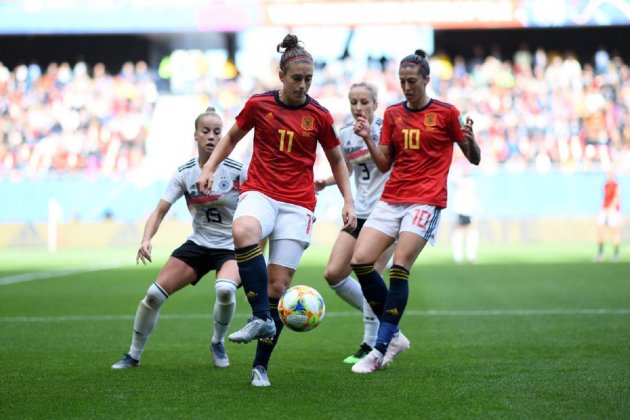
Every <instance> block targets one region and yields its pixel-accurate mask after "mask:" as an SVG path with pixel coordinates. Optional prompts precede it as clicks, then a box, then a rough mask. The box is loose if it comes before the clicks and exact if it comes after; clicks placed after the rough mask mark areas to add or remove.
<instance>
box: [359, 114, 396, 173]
mask: <svg viewBox="0 0 630 420" xmlns="http://www.w3.org/2000/svg"><path fill="white" fill-rule="evenodd" d="M353 130H354V134H356V135H357V136H359V137H361V138H362V139H363V141H364V142H365V145H366V146H367V148H368V151H369V152H370V156H372V160H373V161H374V163H375V164H376V167H377V168H378V170H379V171H381V172H383V173H385V172H387V171H389V170H390V168H391V167H392V163H393V159H392V158H391V155H390V152H389V150H390V149H389V147H388V146H381V147H380V148H379V147H378V146H376V144H375V143H374V141H373V140H372V136H371V133H370V123H369V121H368V120H367V118H366V117H365V115H362V116H360V117H358V118H357V119H356V121H355V122H354V127H353Z"/></svg>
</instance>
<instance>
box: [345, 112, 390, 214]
mask: <svg viewBox="0 0 630 420" xmlns="http://www.w3.org/2000/svg"><path fill="white" fill-rule="evenodd" d="M382 128H383V119H382V118H380V117H377V118H374V121H373V122H372V126H371V127H370V132H371V136H372V140H373V141H374V144H376V146H377V147H378V145H379V142H380V138H381V129H382ZM339 140H340V141H341V150H342V152H343V155H344V158H345V159H346V162H348V163H349V164H350V165H352V173H353V176H354V182H355V185H356V194H355V197H354V205H355V209H356V212H357V217H358V218H360V219H367V218H368V216H369V215H370V213H371V212H372V210H373V209H374V207H375V206H376V203H378V200H379V199H380V198H381V194H382V193H383V188H385V182H386V181H387V178H388V177H389V171H388V172H386V173H382V172H381V171H380V170H379V169H378V167H377V166H376V164H375V163H374V161H373V160H372V157H371V155H370V152H369V150H368V148H367V146H366V145H365V142H364V141H363V139H362V138H361V137H359V136H357V135H356V134H354V131H353V130H352V124H347V125H345V126H344V127H343V128H342V129H341V131H340V133H339Z"/></svg>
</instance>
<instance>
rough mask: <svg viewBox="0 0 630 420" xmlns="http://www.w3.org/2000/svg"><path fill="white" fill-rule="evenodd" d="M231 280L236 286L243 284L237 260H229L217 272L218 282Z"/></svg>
mask: <svg viewBox="0 0 630 420" xmlns="http://www.w3.org/2000/svg"><path fill="white" fill-rule="evenodd" d="M218 279H223V280H231V281H232V282H234V284H235V285H237V286H238V285H240V284H241V277H240V275H239V272H238V264H237V263H236V260H227V261H225V262H224V263H223V265H221V268H220V269H219V270H217V280H218Z"/></svg>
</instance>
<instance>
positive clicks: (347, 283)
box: [330, 276, 364, 310]
mask: <svg viewBox="0 0 630 420" xmlns="http://www.w3.org/2000/svg"><path fill="white" fill-rule="evenodd" d="M330 288H331V289H333V290H334V291H335V293H337V295H338V296H339V297H340V298H341V299H343V300H345V301H346V302H348V303H349V304H350V305H352V306H354V307H355V308H357V309H358V310H362V308H363V300H364V298H363V292H362V291H361V285H360V284H359V282H358V281H356V280H355V279H353V278H352V277H350V276H348V277H346V278H345V279H343V280H341V281H340V282H339V283H337V284H335V285H334V286H330Z"/></svg>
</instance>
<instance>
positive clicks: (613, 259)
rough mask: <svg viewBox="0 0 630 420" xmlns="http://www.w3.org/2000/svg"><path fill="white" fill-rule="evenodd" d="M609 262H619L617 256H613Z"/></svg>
mask: <svg viewBox="0 0 630 420" xmlns="http://www.w3.org/2000/svg"><path fill="white" fill-rule="evenodd" d="M610 261H612V262H619V254H613V256H612V258H611V259H610Z"/></svg>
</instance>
